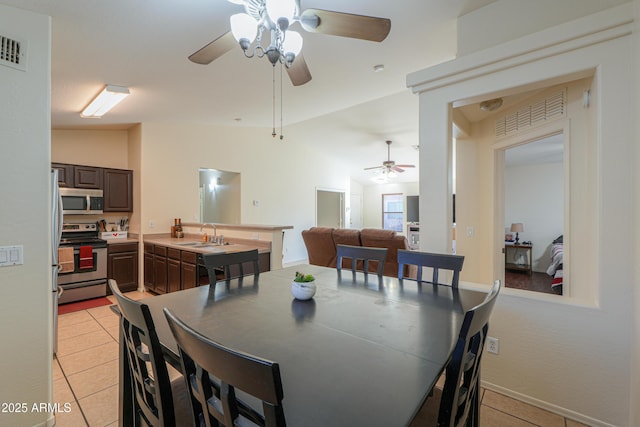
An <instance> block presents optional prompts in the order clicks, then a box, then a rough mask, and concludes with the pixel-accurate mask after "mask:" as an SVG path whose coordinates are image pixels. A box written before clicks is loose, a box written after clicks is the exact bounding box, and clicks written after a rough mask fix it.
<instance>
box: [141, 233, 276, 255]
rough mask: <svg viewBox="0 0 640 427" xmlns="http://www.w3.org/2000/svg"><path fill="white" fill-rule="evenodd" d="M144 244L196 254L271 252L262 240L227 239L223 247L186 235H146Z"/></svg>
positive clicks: (267, 243) (266, 243)
mask: <svg viewBox="0 0 640 427" xmlns="http://www.w3.org/2000/svg"><path fill="white" fill-rule="evenodd" d="M144 243H151V244H154V245H161V246H167V247H169V248H174V249H180V250H183V251H189V252H196V253H201V254H210V253H223V252H242V251H249V250H252V249H258V252H259V253H269V252H271V244H270V242H267V241H263V240H260V241H259V240H249V239H237V238H229V239H228V243H229V244H225V245H216V244H213V243H204V242H203V241H202V239H201V238H200V237H199V236H197V235H191V234H187V235H185V237H183V238H180V239H179V238H176V237H171V236H170V235H169V234H153V235H149V234H146V235H145V236H144Z"/></svg>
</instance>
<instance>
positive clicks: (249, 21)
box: [229, 13, 258, 51]
mask: <svg viewBox="0 0 640 427" xmlns="http://www.w3.org/2000/svg"><path fill="white" fill-rule="evenodd" d="M229 22H230V23H231V33H232V34H233V37H234V38H235V39H236V41H237V42H238V43H240V45H241V46H242V50H245V51H246V50H247V49H248V48H249V45H250V44H251V43H253V41H254V40H255V39H256V34H257V32H258V22H257V21H256V20H255V19H253V17H251V16H249V15H247V14H246V13H236V14H235V15H231V18H230V19H229ZM243 42H244V43H243ZM245 45H246V47H245Z"/></svg>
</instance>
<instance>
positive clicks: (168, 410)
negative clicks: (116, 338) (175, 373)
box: [109, 279, 193, 427]
mask: <svg viewBox="0 0 640 427" xmlns="http://www.w3.org/2000/svg"><path fill="white" fill-rule="evenodd" d="M109 288H111V292H112V293H113V295H114V296H115V297H116V301H117V304H118V309H119V311H120V334H121V336H122V337H123V339H124V341H125V343H120V345H125V346H126V354H127V361H128V368H129V371H130V376H131V382H132V389H133V390H132V391H133V395H134V402H133V411H134V414H133V422H134V425H136V426H139V425H141V426H154V427H170V426H193V422H192V417H191V407H190V405H189V395H188V393H187V389H186V387H185V385H184V379H183V378H182V377H179V378H176V379H174V380H173V381H171V380H170V378H169V372H168V369H167V365H166V362H165V360H164V357H163V355H162V349H161V347H160V341H159V340H158V336H157V334H156V330H155V326H154V323H153V319H152V318H151V312H150V311H149V307H148V306H147V305H146V304H143V303H141V302H139V301H134V300H132V299H130V298H127V297H126V296H124V295H123V294H122V293H121V292H120V289H119V288H118V284H117V283H116V281H115V280H113V279H110V280H109Z"/></svg>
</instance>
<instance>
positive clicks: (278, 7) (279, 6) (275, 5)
mask: <svg viewBox="0 0 640 427" xmlns="http://www.w3.org/2000/svg"><path fill="white" fill-rule="evenodd" d="M266 6H267V13H268V14H269V17H270V18H271V20H272V21H273V22H274V23H276V22H278V19H280V18H286V19H287V21H288V22H291V21H293V15H294V14H295V12H296V2H295V0H267V4H266Z"/></svg>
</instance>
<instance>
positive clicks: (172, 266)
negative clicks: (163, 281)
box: [167, 248, 180, 292]
mask: <svg viewBox="0 0 640 427" xmlns="http://www.w3.org/2000/svg"><path fill="white" fill-rule="evenodd" d="M179 290H180V250H179V249H173V248H168V249H167V292H175V291H179Z"/></svg>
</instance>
